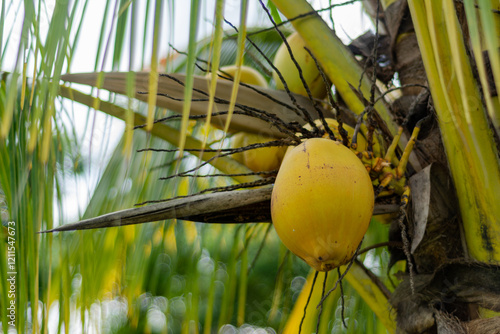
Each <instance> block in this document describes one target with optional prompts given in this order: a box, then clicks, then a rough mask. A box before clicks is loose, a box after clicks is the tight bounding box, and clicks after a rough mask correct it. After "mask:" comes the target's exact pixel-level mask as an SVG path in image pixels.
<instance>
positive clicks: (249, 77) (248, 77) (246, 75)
mask: <svg viewBox="0 0 500 334" xmlns="http://www.w3.org/2000/svg"><path fill="white" fill-rule="evenodd" d="M237 71H238V67H237V66H236V65H230V66H224V67H221V69H220V71H219V72H218V74H219V77H218V80H220V79H224V78H223V77H230V78H232V79H233V78H234V77H235V76H236V72H237ZM240 71H241V77H240V82H243V83H245V84H248V85H255V86H260V87H264V88H267V81H266V79H265V78H264V76H263V75H262V74H260V72H258V71H257V70H255V69H253V68H251V67H249V66H245V65H242V66H241V68H240ZM207 76H208V77H210V76H211V74H210V73H208V74H207ZM221 76H222V77H221Z"/></svg>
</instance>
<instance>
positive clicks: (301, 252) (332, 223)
mask: <svg viewBox="0 0 500 334" xmlns="http://www.w3.org/2000/svg"><path fill="white" fill-rule="evenodd" d="M373 206H374V193H373V186H372V182H371V180H370V177H369V175H368V173H367V171H366V169H365V167H364V166H363V164H362V163H361V161H360V160H359V159H358V158H357V157H356V155H355V154H354V153H353V152H352V151H351V150H350V149H348V148H346V147H345V146H343V145H342V143H340V142H337V141H332V140H330V139H325V138H311V139H307V140H305V141H304V142H302V143H301V144H300V145H298V146H297V147H295V148H293V149H292V150H291V151H289V152H288V153H287V155H286V156H285V158H284V160H283V162H282V164H281V167H280V170H279V172H278V175H277V178H276V181H275V184H274V188H273V193H272V199H271V215H272V221H273V225H274V227H275V229H276V232H277V233H278V236H279V237H280V239H281V241H282V242H283V243H284V244H285V246H286V247H287V248H288V249H290V251H292V252H293V253H294V254H295V255H297V256H299V257H300V258H301V259H303V260H304V261H305V262H307V263H308V264H309V265H310V266H311V267H312V268H314V269H315V270H318V271H329V270H331V269H334V268H336V267H338V266H341V265H343V264H345V263H347V262H349V260H350V259H351V258H352V256H353V255H354V252H355V251H356V248H357V247H358V245H359V244H360V242H361V240H362V238H363V236H364V234H365V233H366V230H367V229H368V225H369V223H370V219H371V216H372V213H373Z"/></svg>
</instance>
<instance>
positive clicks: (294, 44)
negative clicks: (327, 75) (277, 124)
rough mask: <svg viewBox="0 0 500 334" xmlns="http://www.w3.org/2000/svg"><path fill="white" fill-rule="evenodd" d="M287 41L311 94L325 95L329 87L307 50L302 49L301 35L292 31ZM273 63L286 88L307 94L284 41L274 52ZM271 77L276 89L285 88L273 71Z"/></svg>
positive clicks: (317, 96)
mask: <svg viewBox="0 0 500 334" xmlns="http://www.w3.org/2000/svg"><path fill="white" fill-rule="evenodd" d="M287 42H288V44H289V45H290V49H291V50H292V54H293V57H294V58H295V60H296V61H297V63H298V64H299V66H300V68H301V70H302V75H303V76H304V80H305V82H306V83H307V85H308V87H309V89H310V90H311V94H312V96H313V97H316V98H320V99H321V98H323V97H325V96H326V92H327V89H329V88H327V87H326V86H325V83H324V81H323V78H322V77H321V74H320V73H319V70H318V68H317V66H316V63H315V62H314V59H313V58H312V57H311V55H310V54H309V52H307V51H306V50H305V49H304V47H305V46H306V43H305V42H304V40H303V39H302V37H300V35H299V34H298V33H297V32H294V33H293V34H291V35H290V36H289V37H288V38H287ZM273 63H274V66H275V67H276V68H277V69H278V71H279V72H280V73H281V75H282V76H283V78H284V80H285V82H286V84H287V86H288V89H289V90H290V91H291V92H292V93H296V94H301V95H305V96H307V92H306V89H305V88H304V85H303V84H302V81H301V80H300V76H299V71H298V70H297V67H296V66H295V64H294V62H293V61H292V58H291V57H290V53H289V52H288V48H287V47H286V45H285V43H283V44H282V45H281V46H280V48H279V49H278V51H277V52H276V56H275V57H274V62H273ZM273 79H274V81H275V82H276V88H277V89H282V90H283V89H285V88H284V85H283V82H282V81H281V79H280V78H279V76H278V74H277V73H276V72H273Z"/></svg>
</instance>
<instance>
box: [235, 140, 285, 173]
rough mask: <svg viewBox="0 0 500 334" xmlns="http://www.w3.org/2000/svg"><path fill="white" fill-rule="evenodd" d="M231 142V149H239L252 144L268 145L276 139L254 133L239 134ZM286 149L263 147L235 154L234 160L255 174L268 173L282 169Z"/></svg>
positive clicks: (282, 147) (281, 147)
mask: <svg viewBox="0 0 500 334" xmlns="http://www.w3.org/2000/svg"><path fill="white" fill-rule="evenodd" d="M231 140H232V142H231V147H232V148H239V147H245V146H248V145H252V144H259V143H267V142H269V141H272V140H275V139H274V138H270V137H266V136H261V135H257V134H253V133H247V132H238V133H236V134H235V135H234V136H233V137H232V138H231ZM286 149H287V147H286V146H271V147H261V148H256V149H252V150H246V151H243V152H241V153H236V154H233V158H234V159H235V160H237V161H239V162H240V163H242V164H244V165H245V166H247V167H248V168H250V169H251V170H253V171H254V172H266V171H271V170H274V169H278V168H279V167H280V164H281V161H282V160H283V156H284V155H285V152H286Z"/></svg>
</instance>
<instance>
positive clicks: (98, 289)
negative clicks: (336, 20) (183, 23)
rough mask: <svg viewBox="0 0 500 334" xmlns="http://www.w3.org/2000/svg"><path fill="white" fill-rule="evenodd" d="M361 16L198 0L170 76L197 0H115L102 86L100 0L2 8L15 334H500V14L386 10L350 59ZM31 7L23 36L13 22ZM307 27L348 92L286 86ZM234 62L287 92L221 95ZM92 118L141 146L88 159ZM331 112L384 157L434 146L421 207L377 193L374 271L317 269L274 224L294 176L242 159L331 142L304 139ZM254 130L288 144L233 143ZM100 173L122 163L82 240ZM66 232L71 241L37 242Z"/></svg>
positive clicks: (449, 6) (459, 8)
mask: <svg viewBox="0 0 500 334" xmlns="http://www.w3.org/2000/svg"><path fill="white" fill-rule="evenodd" d="M355 2H356V1H348V2H346V3H338V4H334V5H331V6H329V7H328V8H320V7H317V6H312V5H311V4H310V3H308V2H306V1H305V0H293V1H282V0H273V1H269V2H267V3H264V2H262V1H259V2H250V3H247V1H242V2H241V4H240V5H239V6H238V11H239V13H238V15H239V19H237V21H238V24H236V25H233V24H232V23H231V22H230V21H228V22H226V23H225V22H224V17H225V15H226V18H227V17H229V16H231V14H230V13H228V6H232V4H229V3H228V4H226V3H225V2H224V1H223V0H218V1H216V2H215V3H211V4H205V3H201V2H200V1H196V0H193V1H191V7H190V12H189V15H190V20H189V36H188V39H189V43H188V45H187V48H186V49H185V50H177V49H174V48H172V47H168V48H167V49H168V50H169V52H168V56H167V57H166V58H165V59H164V60H162V61H160V56H159V55H160V50H161V49H162V47H165V45H163V44H162V43H163V42H162V41H163V39H164V38H165V37H164V35H162V31H164V29H166V27H165V25H164V22H172V23H171V27H174V28H175V27H176V26H175V25H174V22H176V21H175V13H176V10H178V8H179V6H180V5H179V3H176V2H174V1H171V2H163V1H156V2H154V3H148V5H147V6H146V7H143V6H141V4H140V3H139V2H129V1H114V2H106V6H105V8H104V16H103V18H102V22H101V23H102V28H101V32H100V37H99V42H98V48H97V54H96V55H92V56H93V57H94V56H95V59H96V60H95V66H94V69H93V70H92V72H91V73H78V72H75V71H73V70H72V68H74V66H75V63H74V61H75V60H74V59H75V58H74V57H76V53H75V52H74V50H75V49H77V48H78V44H79V43H81V40H82V39H84V38H86V36H85V29H83V28H82V27H83V21H84V18H85V17H87V15H92V14H93V12H92V8H91V4H90V3H89V2H78V1H76V2H73V3H68V2H63V1H59V2H56V4H55V7H54V8H53V10H52V9H51V8H47V5H48V4H45V3H44V2H40V3H39V4H37V5H36V6H35V5H34V4H33V3H32V2H29V1H25V2H23V3H21V2H10V3H5V2H2V7H1V8H2V12H1V22H2V23H1V24H0V41H2V44H1V45H2V53H1V59H0V64H2V70H4V71H6V72H2V81H1V87H0V99H1V104H0V105H1V107H2V108H1V109H0V138H1V139H0V154H1V157H0V189H1V194H0V195H1V199H2V225H3V229H2V233H1V234H0V235H1V236H2V238H3V239H5V240H4V241H2V242H0V249H1V251H0V252H2V254H6V256H2V257H0V258H1V260H0V268H1V269H0V275H1V277H0V279H1V280H2V282H9V284H3V283H2V285H1V286H0V296H1V297H0V306H1V307H2V310H7V312H2V313H1V314H2V316H1V319H0V321H1V322H2V330H3V332H7V331H8V330H9V328H11V327H13V328H16V329H17V330H18V331H19V332H23V331H32V332H35V333H37V332H44V333H48V332H50V333H51V332H63V331H64V332H66V333H69V332H74V331H81V332H85V333H86V332H123V333H125V332H138V333H142V332H172V333H178V332H185V333H190V332H200V331H203V332H204V333H211V332H221V333H230V332H231V333H232V332H235V331H236V330H237V329H239V330H240V331H241V332H243V331H245V330H248V328H253V330H260V331H266V332H273V331H275V332H287V333H288V332H290V333H297V332H299V331H301V332H303V333H308V332H318V333H326V332H335V333H337V332H349V333H359V332H362V331H365V332H367V333H379V332H380V333H385V332H389V333H395V332H401V333H436V332H437V333H495V332H498V329H497V328H499V327H500V326H499V322H500V321H499V317H498V316H497V313H496V312H499V311H500V306H499V303H498V300H499V299H498V298H499V294H500V286H499V282H500V279H499V275H500V268H499V267H498V262H499V260H500V255H499V254H500V248H499V247H498V240H500V224H499V218H498V217H500V212H499V211H500V206H498V205H497V203H498V201H499V199H500V194H499V192H500V164H499V160H498V149H497V147H498V145H499V140H498V138H499V137H498V136H499V132H500V131H499V130H500V127H499V119H500V117H499V114H500V103H499V101H498V93H497V88H496V87H499V85H500V61H499V59H500V57H498V50H500V45H499V43H500V39H499V36H500V25H499V22H500V17H499V16H500V4H499V3H498V1H495V0H478V1H473V0H463V1H454V0H443V1H430V0H429V1H428V0H408V1H404V0H396V1H394V0H393V1H389V0H385V1H382V0H380V1H378V0H370V1H365V2H363V5H364V9H365V10H366V12H367V13H368V15H370V16H371V18H372V20H373V22H374V32H372V33H366V34H364V35H362V36H360V37H359V38H357V39H355V40H353V41H352V42H351V43H350V44H349V45H348V46H346V45H344V43H342V42H341V41H340V39H339V38H338V37H337V36H336V34H335V32H334V31H332V29H331V28H332V26H331V25H329V24H330V20H329V15H330V14H331V12H332V11H335V10H336V7H337V6H345V5H350V4H352V3H355ZM176 5H177V6H176ZM207 7H213V8H210V9H207ZM203 9H206V12H203V11H202V10H203ZM18 12H22V13H23V14H24V15H22V16H20V17H23V18H24V20H22V21H19V22H17V21H15V20H11V19H10V18H11V17H13V16H12V15H13V14H14V13H18ZM141 13H144V14H141ZM200 13H203V14H204V15H206V17H208V20H209V21H210V27H211V28H210V29H211V30H210V32H209V33H208V36H207V37H206V38H200V36H199V35H198V34H197V31H199V29H200V27H201V26H202V24H203V22H205V19H206V18H205V17H201V16H200ZM249 13H258V16H259V17H263V18H265V19H263V21H262V22H261V23H260V24H261V25H262V26H259V27H253V26H251V25H250V24H249V23H248V21H247V19H248V14H249ZM181 20H182V19H181ZM11 22H12V23H11ZM45 22H48V28H47V26H46V25H45ZM263 22H265V23H263ZM16 25H19V27H20V28H21V31H22V34H21V35H20V38H19V40H16V39H15V38H14V37H12V34H10V30H9V29H10V26H13V27H16ZM292 30H295V31H297V32H298V33H299V34H300V36H301V37H302V38H303V39H304V41H305V43H306V46H307V49H308V50H309V51H310V53H311V55H312V57H313V59H314V60H315V61H317V64H318V67H319V68H320V72H322V73H323V74H324V76H325V79H327V81H329V82H331V84H332V86H333V87H334V90H333V91H334V93H335V94H334V96H329V98H325V99H324V100H321V101H318V100H317V99H316V100H315V99H313V98H312V97H311V96H308V97H307V96H302V95H299V94H295V93H293V92H291V91H290V90H286V91H279V90H277V89H274V84H275V81H274V80H273V79H271V73H272V72H273V70H275V69H273V63H272V59H273V57H274V55H275V53H276V51H277V49H278V47H279V46H280V45H281V44H282V43H283V41H284V40H285V38H286V37H287V36H288V35H289V34H290V32H291V31H292ZM175 34H176V31H175V29H174V30H172V32H171V35H172V36H174V35H175ZM204 37H205V36H204ZM80 45H81V44H80ZM127 49H128V52H127V51H126V50H127ZM12 50H15V51H16V52H14V53H13V52H12ZM136 50H141V51H140V52H137V51H136ZM12 54H15V56H14V57H11V56H10V55H12ZM10 63H12V65H11V64H10ZM164 63H165V65H163V64H164ZM23 64H24V65H25V66H23ZM232 64H236V65H237V67H241V65H243V64H245V65H248V66H251V67H253V68H254V69H256V70H257V71H259V72H261V73H262V74H263V75H264V77H265V79H266V81H267V82H268V83H269V84H270V87H271V88H264V87H256V86H249V85H246V84H245V82H244V80H243V79H242V78H241V77H240V75H241V72H239V71H237V72H236V74H235V76H234V78H233V80H232V81H228V80H220V78H219V80H215V79H216V78H217V77H218V76H221V77H225V76H226V75H225V74H224V73H222V74H218V73H217V70H218V69H220V68H221V67H223V66H225V65H232ZM162 66H164V67H162ZM141 68H148V69H147V71H144V72H141V71H140V69H141ZM124 69H125V70H124ZM207 72H210V73H211V74H208V75H207V74H206V73H207ZM160 73H161V74H160ZM226 74H227V73H226ZM61 79H62V80H63V81H65V83H64V84H61V82H60V80H61ZM240 81H241V83H240ZM69 83H73V84H77V83H79V84H83V85H86V86H87V87H83V86H75V85H72V86H70V85H69ZM82 87H83V88H82ZM88 87H91V89H88ZM86 89H87V90H86ZM236 92H237V95H236ZM82 105H83V106H86V107H88V111H90V113H89V116H87V118H86V119H85V121H84V122H86V123H87V124H86V126H85V128H86V129H90V130H89V131H91V138H92V136H97V134H96V133H95V132H93V131H94V130H92V129H94V127H95V124H96V123H95V119H96V117H98V116H97V115H98V114H97V112H99V113H103V114H107V115H110V117H114V118H118V119H120V120H122V121H123V122H122V123H123V124H124V131H121V130H120V131H121V132H118V131H116V130H113V132H110V130H109V129H110V127H108V126H107V125H108V123H106V124H105V125H104V127H103V129H104V130H105V131H106V130H107V132H108V133H103V134H102V135H104V136H109V137H106V138H116V137H117V136H116V135H117V133H119V138H120V140H119V142H118V144H117V145H116V147H115V148H113V149H112V152H111V153H110V154H109V155H108V156H109V158H106V159H105V157H104V155H103V156H99V157H95V156H93V152H94V151H96V149H95V148H94V149H92V150H90V151H89V150H88V149H83V148H82V136H81V135H80V134H79V133H78V131H80V130H78V127H75V124H70V122H68V120H74V119H76V118H75V113H78V112H81V110H83V109H81V108H82V107H81V106H82ZM78 108H80V109H78ZM325 116H330V117H337V119H338V120H339V121H343V122H344V124H345V125H346V126H347V125H351V126H353V127H354V126H356V124H358V127H361V128H362V130H361V131H365V134H366V133H368V134H370V135H372V134H373V135H375V136H376V137H377V138H378V139H377V141H378V143H380V146H381V149H380V150H381V151H384V150H387V149H388V147H389V145H390V144H391V142H393V138H394V137H396V138H397V137H398V135H401V138H400V140H399V144H398V147H397V148H396V151H397V155H398V156H399V157H400V158H401V154H403V152H404V150H405V147H406V146H407V144H408V143H412V142H413V141H412V139H413V138H412V137H411V135H412V133H414V134H416V133H417V132H418V130H417V131H415V129H419V130H420V133H419V134H418V135H419V137H418V140H417V141H416V143H415V146H414V148H413V151H412V153H411V154H410V155H409V157H408V165H407V167H406V174H405V176H406V180H407V184H408V185H409V187H410V189H411V202H410V204H409V205H407V206H406V203H405V201H404V200H403V201H402V200H401V195H402V192H401V191H399V192H398V191H396V193H398V194H393V195H391V196H385V197H379V198H377V200H376V205H375V212H374V216H373V218H372V222H371V225H370V227H369V229H368V232H367V233H366V235H365V237H364V240H363V243H362V245H361V248H360V249H359V250H358V253H357V254H356V256H355V257H354V258H353V259H352V261H350V262H349V263H348V264H347V265H344V266H342V267H340V268H339V269H338V270H334V271H332V272H330V273H328V274H323V273H320V274H318V273H315V272H314V271H311V269H310V268H309V267H308V265H307V264H305V263H304V262H303V261H302V260H300V259H299V258H297V257H296V256H295V255H293V254H292V253H290V251H288V249H287V248H286V247H284V246H283V244H282V243H281V242H280V240H279V238H278V236H277V235H276V233H275V231H274V229H273V227H272V224H269V222H270V220H271V214H270V195H271V192H272V184H273V182H274V178H275V176H276V171H271V172H268V173H267V174H268V175H267V176H268V177H264V176H263V172H262V171H253V170H251V169H249V168H248V167H247V166H246V165H245V164H244V162H243V163H242V162H241V160H240V161H238V159H233V154H235V153H238V152H244V151H247V152H248V151H250V152H252V150H257V149H259V148H261V147H262V146H283V145H285V146H287V145H294V143H295V144H296V142H297V140H299V139H300V138H298V137H297V136H298V134H300V133H302V134H306V135H309V136H317V135H318V134H317V133H316V134H314V133H313V134H310V133H309V132H306V131H305V130H304V127H303V126H304V125H305V124H306V123H313V121H314V120H316V119H320V120H321V119H323V118H324V117H325ZM104 122H110V121H109V119H108V120H105V121H103V123H104ZM365 125H366V127H365ZM400 128H401V129H402V133H401V132H400V130H399V129H400ZM365 129H366V130H365ZM238 131H246V132H248V133H257V134H264V135H265V136H267V137H268V140H267V142H265V143H257V144H250V145H246V146H244V147H239V148H234V147H233V146H231V141H232V138H231V137H232V136H233V133H235V132H238ZM308 133H309V134H308ZM92 140H95V139H92ZM108 140H109V139H108ZM104 142H105V141H104ZM394 143H395V141H394ZM88 152H90V153H88ZM255 152H257V151H255ZM406 152H407V153H409V152H410V151H409V150H407V151H406ZM381 153H382V152H375V154H378V155H380V154H381ZM103 154H104V153H103ZM108 159H109V160H108ZM96 160H106V165H105V167H104V168H103V170H102V173H101V175H100V178H99V181H98V183H97V185H96V187H95V190H94V191H93V193H92V194H91V197H90V200H89V201H88V204H87V206H86V208H85V210H84V212H83V213H81V214H80V215H79V217H78V220H79V221H78V222H76V223H74V224H64V225H62V224H61V223H60V221H58V220H55V219H56V218H55V217H56V214H55V212H54V210H57V211H58V212H57V217H64V216H65V212H64V211H65V210H66V209H67V207H66V206H67V204H63V200H64V198H65V197H67V196H68V194H67V193H65V191H66V190H65V184H67V182H68V181H72V180H80V178H81V175H86V174H88V173H90V169H91V168H95V167H94V166H96V163H95V161H96ZM389 160H390V161H391V162H393V163H395V164H397V161H396V160H392V159H389ZM401 160H404V159H401ZM403 181H404V178H403V179H401V183H403ZM375 183H376V182H375ZM403 185H404V184H403ZM374 187H375V188H377V184H375V185H374ZM138 203H139V204H141V206H139V207H135V205H136V204H138ZM400 203H402V205H401V206H400ZM75 205H76V204H75ZM147 222H148V224H145V223H147ZM149 222H150V223H149ZM116 226H119V227H116ZM47 230H52V231H59V233H43V234H38V233H37V232H40V231H47ZM65 230H78V231H74V232H61V231H65ZM12 277H15V283H12V284H11V283H10V282H14V281H13V280H9V281H7V279H11V278H12ZM334 287H335V289H332V288H334ZM327 292H328V293H329V294H328V297H326V298H325V295H326V293H327ZM245 328H247V329H245Z"/></svg>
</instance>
